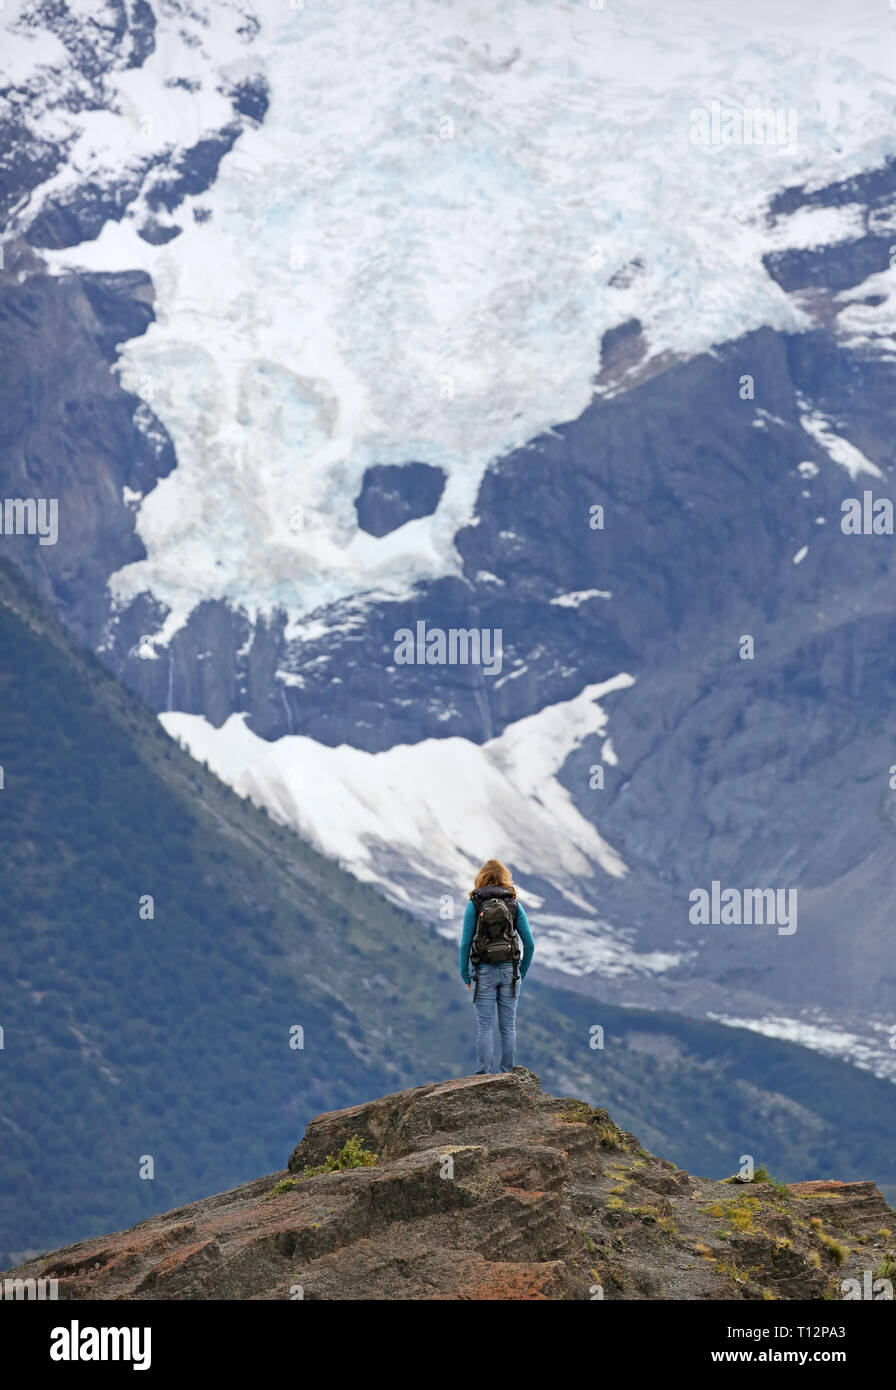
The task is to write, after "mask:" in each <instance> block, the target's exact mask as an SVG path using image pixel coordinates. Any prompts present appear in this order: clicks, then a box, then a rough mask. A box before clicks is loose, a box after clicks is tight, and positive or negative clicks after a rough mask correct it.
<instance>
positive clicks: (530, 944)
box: [460, 899, 535, 985]
mask: <svg viewBox="0 0 896 1390" xmlns="http://www.w3.org/2000/svg"><path fill="white" fill-rule="evenodd" d="M475 929H476V905H475V903H474V902H473V900H472V899H470V901H469V902H468V903H467V910H466V912H465V913H464V928H463V931H462V932H461V936H460V978H461V979H462V980H463V982H464V984H465V985H468V984H469V983H470V947H471V946H472V944H473V932H474V931H475ZM516 929H517V932H518V933H519V938H520V943H521V945H522V948H523V958H522V960H521V961H520V979H521V980H525V978H526V971H527V970H528V969H529V964H530V962H531V960H532V956H533V954H534V952H535V942H534V941H533V940H532V928H531V927H530V926H529V918H528V917H527V916H526V909H525V908H524V907H523V904H522V903H521V902H518V903H517V916H516Z"/></svg>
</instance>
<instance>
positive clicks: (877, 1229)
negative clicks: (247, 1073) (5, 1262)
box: [9, 1068, 896, 1301]
mask: <svg viewBox="0 0 896 1390" xmlns="http://www.w3.org/2000/svg"><path fill="white" fill-rule="evenodd" d="M353 1140H360V1141H361V1143H362V1145H363V1151H364V1152H365V1153H367V1154H376V1155H377V1159H376V1162H375V1163H373V1164H372V1165H370V1166H359V1167H350V1168H347V1169H345V1170H344V1171H333V1172H325V1173H321V1174H308V1173H306V1169H308V1168H315V1167H319V1166H321V1165H323V1164H325V1163H326V1160H327V1159H328V1157H332V1156H334V1155H338V1154H339V1153H340V1152H341V1151H342V1150H343V1147H344V1146H345V1145H346V1143H349V1142H350V1141H353ZM844 1252H845V1253H844ZM893 1260H896V1213H894V1212H893V1211H891V1209H890V1208H889V1207H888V1206H887V1205H886V1203H885V1202H884V1200H883V1198H882V1197H881V1195H880V1193H879V1192H878V1191H877V1189H876V1187H875V1186H874V1184H873V1183H855V1182H853V1183H840V1182H836V1181H833V1180H813V1181H807V1182H802V1183H795V1184H793V1185H792V1186H790V1187H789V1188H785V1187H783V1186H778V1185H777V1184H774V1183H772V1182H760V1183H755V1182H754V1183H748V1184H741V1183H737V1182H734V1183H732V1182H714V1181H710V1180H709V1179H703V1178H692V1177H691V1176H690V1175H689V1174H687V1173H685V1172H683V1171H681V1170H680V1169H677V1168H676V1167H675V1166H674V1164H671V1163H669V1162H667V1161H666V1160H664V1159H659V1158H655V1157H654V1156H653V1155H651V1154H648V1153H647V1152H646V1151H645V1150H644V1149H642V1148H641V1147H640V1145H639V1144H638V1141H637V1139H635V1137H634V1136H633V1135H631V1134H628V1133H626V1132H625V1131H623V1130H620V1129H619V1128H618V1127H617V1126H616V1125H614V1124H613V1121H612V1120H611V1119H610V1117H609V1116H608V1115H607V1113H606V1111H603V1110H591V1109H590V1107H588V1106H586V1105H583V1104H582V1102H580V1101H576V1100H573V1099H571V1098H563V1099H556V1098H554V1097H551V1096H545V1095H543V1094H542V1093H541V1087H540V1083H539V1080H538V1077H537V1076H535V1075H534V1074H533V1073H532V1072H529V1071H526V1070H525V1069H523V1068H517V1069H516V1070H515V1071H513V1072H511V1073H509V1074H507V1075H502V1076H474V1077H463V1078H461V1079H459V1080H456V1081H447V1082H441V1083H438V1084H433V1085H429V1086H419V1087H416V1088H415V1089H413V1090H409V1091H402V1092H399V1093H397V1094H395V1095H391V1096H384V1097H382V1098H380V1099H378V1100H374V1101H370V1102H369V1103H367V1104H365V1105H358V1106H355V1107H353V1108H351V1109H349V1110H338V1111H333V1112H331V1113H328V1114H325V1115H319V1116H318V1117H317V1118H316V1119H315V1120H312V1121H311V1123H310V1124H309V1125H308V1128H307V1130H306V1133H305V1136H304V1138H303V1139H302V1141H301V1143H300V1144H299V1145H298V1146H297V1148H296V1149H295V1150H294V1152H293V1154H292V1155H291V1157H290V1160H289V1164H288V1167H287V1169H285V1170H283V1171H282V1172H279V1173H272V1174H270V1175H268V1176H267V1177H264V1178H259V1179H258V1180H257V1181H255V1182H251V1183H246V1184H245V1185H244V1186H242V1187H238V1188H235V1189H234V1190H233V1191H232V1192H225V1193H221V1194H220V1195H219V1196H216V1197H207V1198H205V1199H204V1200H202V1201H199V1202H194V1203H192V1204H191V1205H189V1206H186V1207H181V1208H179V1209H178V1210H177V1211H171V1212H166V1213H165V1214H164V1215H161V1216H156V1217H153V1218H152V1219H151V1220H149V1221H144V1222H141V1224H140V1225H139V1226H135V1227H133V1228H132V1229H131V1230H128V1231H120V1232H118V1233H117V1234H115V1235H110V1236H102V1237H99V1238H97V1239H96V1240H88V1241H82V1242H81V1243H80V1244H78V1245H72V1246H69V1247H67V1248H66V1249H64V1250H57V1251H55V1252H54V1253H53V1254H51V1255H47V1256H44V1257H42V1258H41V1259H38V1260H33V1261H31V1262H30V1263H29V1264H27V1265H23V1266H21V1267H20V1268H19V1269H17V1270H15V1271H9V1277H13V1276H15V1277H19V1278H25V1279H27V1278H35V1279H36V1278H38V1277H40V1276H43V1277H45V1278H55V1279H57V1280H58V1281H59V1296H60V1298H63V1299H71V1298H92V1299H232V1298H238V1299H244V1298H246V1299H289V1298H298V1297H301V1298H305V1299H422V1300H428V1299H473V1300H476V1301H480V1300H486V1301H487V1300H495V1299H514V1300H517V1299H532V1300H543V1299H590V1298H595V1297H599V1298H600V1297H602V1298H606V1299H614V1298H625V1299H644V1298H648V1299H649V1298H671V1299H705V1298H722V1299H736V1298H824V1297H828V1298H830V1297H834V1298H836V1297H839V1296H840V1290H841V1281H842V1280H843V1279H845V1278H847V1277H848V1276H850V1275H853V1276H855V1275H857V1274H859V1275H860V1274H861V1273H862V1271H864V1270H866V1269H871V1270H873V1271H874V1272H875V1274H879V1273H880V1269H881V1268H882V1267H884V1266H885V1264H886V1262H887V1261H893Z"/></svg>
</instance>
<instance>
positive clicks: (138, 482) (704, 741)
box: [0, 0, 896, 1077]
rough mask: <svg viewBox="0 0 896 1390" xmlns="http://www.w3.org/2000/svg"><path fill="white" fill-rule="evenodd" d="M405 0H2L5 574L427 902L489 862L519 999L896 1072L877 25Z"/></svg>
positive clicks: (311, 824) (388, 886)
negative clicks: (863, 519) (765, 913)
mask: <svg viewBox="0 0 896 1390" xmlns="http://www.w3.org/2000/svg"><path fill="white" fill-rule="evenodd" d="M785 8H786V7H785ZM816 8H817V7H816ZM431 10H432V7H431V6H428V5H426V4H425V3H423V4H421V3H419V0H389V3H388V4H383V5H381V6H378V7H377V8H376V14H375V15H371V14H368V13H367V12H366V11H365V13H364V20H363V24H359V23H358V21H357V17H356V16H355V15H354V13H353V7H352V6H351V4H348V5H346V6H342V7H336V8H332V7H330V8H327V7H311V8H310V9H309V10H308V11H307V12H306V11H304V10H300V11H296V10H293V9H292V8H291V7H289V6H283V7H281V8H279V9H277V10H276V12H275V11H274V10H273V9H270V10H268V11H267V12H265V13H264V14H260V15H259V16H257V17H248V16H247V15H246V14H245V13H244V10H243V7H242V5H241V4H238V3H237V4H232V3H229V0H227V2H225V0H220V3H218V4H216V5H215V6H211V5H208V4H207V3H205V0H197V2H196V3H191V4H189V5H187V4H182V3H180V0H172V2H171V3H170V4H166V5H165V6H164V7H163V6H158V5H156V6H153V5H150V4H147V3H143V0H141V3H138V4H128V5H126V4H124V3H123V0H79V3H78V5H77V6H75V5H73V4H69V3H67V2H66V0H58V3H54V4H52V5H45V4H39V3H31V0H8V3H7V5H6V7H5V10H4V54H3V63H4V65H5V77H4V79H3V82H2V83H0V124H2V140H3V143H2V146H0V176H2V183H3V187H2V190H0V191H2V195H3V206H4V208H5V212H6V221H5V224H4V231H3V247H2V250H3V270H2V274H0V350H3V352H4V356H5V357H6V358H7V359H8V361H9V364H10V365H9V369H8V370H7V371H6V372H4V373H3V375H2V377H0V476H2V480H3V488H4V496H7V497H10V498H13V497H19V496H21V497H30V496H34V495H40V496H53V497H57V498H58V500H59V504H60V535H59V540H58V544H57V545H53V546H41V545H38V544H37V542H36V540H35V537H33V536H28V535H12V536H10V535H7V534H4V536H3V537H2V549H3V553H4V554H5V555H8V556H10V557H11V558H14V559H15V561H16V563H18V564H19V565H20V566H21V567H22V569H23V571H24V572H25V573H26V575H27V576H28V577H29V579H30V580H31V581H32V582H33V583H34V584H35V586H36V587H37V588H38V590H39V592H40V593H41V594H42V596H43V597H45V598H46V599H47V600H48V601H49V602H50V603H52V605H53V606H54V607H55V609H56V611H57V612H59V613H60V614H61V615H62V616H63V618H64V620H65V622H66V624H67V625H68V627H69V629H70V630H71V631H72V632H74V633H75V634H76V635H77V636H78V637H79V639H81V640H82V641H84V642H85V643H86V644H87V645H88V646H89V647H90V648H91V649H92V650H93V651H95V652H97V653H99V654H100V655H101V658H102V659H103V661H105V662H106V663H107V664H108V665H109V666H110V667H111V669H112V670H113V671H114V672H115V673H116V674H117V675H118V676H120V677H121V678H122V679H124V680H125V681H126V682H127V683H128V684H129V685H130V686H131V687H132V688H133V689H135V690H136V691H137V692H138V693H139V694H140V695H141V696H142V698H143V699H144V700H145V701H146V703H147V704H148V705H150V706H151V707H152V708H153V709H154V710H156V711H157V712H159V713H160V714H162V715H163V716H164V718H165V721H166V725H167V727H168V728H169V730H171V731H174V732H175V733H176V734H177V735H178V736H179V737H181V738H183V739H184V740H185V741H186V742H187V743H188V744H189V746H190V747H195V748H196V749H197V751H198V755H199V756H200V757H201V758H202V759H204V760H208V761H209V763H210V765H211V766H212V767H214V768H215V770H217V771H219V773H220V775H221V776H223V777H226V778H227V780H229V781H231V782H232V783H233V784H234V785H237V786H238V787H240V788H241V789H242V788H251V791H252V795H253V796H254V797H255V799H256V800H259V801H263V802H264V803H265V804H266V805H267V806H268V809H269V810H270V811H271V812H272V813H275V814H276V815H277V816H278V817H279V818H281V819H283V820H284V821H286V822H287V823H288V824H289V825H291V826H293V827H295V828H298V829H299V830H300V832H301V833H302V834H303V835H304V836H305V837H306V838H309V839H311V840H312V841H313V843H315V844H316V846H317V847H318V848H319V849H320V850H322V851H323V852H324V853H325V854H327V855H328V856H330V857H331V858H337V859H339V860H340V862H344V863H345V864H346V865H347V867H350V868H351V869H352V870H353V871H354V872H356V873H357V874H358V875H359V876H363V877H364V878H365V879H367V880H368V881H370V882H373V883H375V884H376V885H377V886H378V887H379V888H380V889H381V890H382V891H383V892H385V893H387V894H389V895H390V896H392V897H393V899H394V900H395V901H396V902H398V903H399V904H400V905H403V906H406V907H409V909H410V910H412V911H413V912H414V913H415V914H416V916H417V918H418V920H420V921H421V922H427V923H428V922H429V921H431V920H433V918H434V917H435V915H436V912H437V910H438V905H439V903H440V900H441V899H442V898H443V896H445V895H446V894H450V893H453V892H454V884H455V883H456V881H457V880H458V879H461V878H463V879H466V878H467V877H468V875H469V873H470V871H471V869H472V868H473V867H474V863H475V861H476V859H477V856H480V857H481V855H482V853H484V852H485V851H484V849H483V841H488V852H493V853H497V854H499V855H502V856H504V857H506V858H507V859H508V860H510V861H511V863H512V866H513V869H514V871H515V873H516V876H517V879H518V881H519V882H520V884H521V885H522V887H523V889H524V890H525V891H526V892H527V893H528V894H529V901H530V902H531V903H532V905H533V906H534V907H535V908H536V909H537V911H538V913H539V915H540V919H541V923H542V928H543V935H542V951H541V952H540V955H539V960H538V963H537V965H536V967H535V968H536V970H537V971H538V972H543V971H544V970H545V969H546V968H548V969H550V970H551V971H552V972H554V973H553V978H554V979H560V980H561V981H563V977H564V976H565V977H566V980H565V981H563V982H564V983H570V984H572V986H573V987H574V988H575V989H577V990H581V991H583V992H585V993H591V994H599V995H600V996H601V997H604V998H606V997H607V996H608V994H612V997H613V999H614V1001H615V1002H618V1003H627V1004H631V1003H641V1004H644V1005H645V1006H648V1007H654V1008H655V1007H658V1006H662V1007H667V1008H672V1009H677V1010H679V1011H681V1012H682V1013H684V1014H685V1015H686V1016H687V1015H695V1014H700V1015H702V1016H704V1017H707V1016H715V1017H724V1018H729V1019H737V1020H742V1021H744V1022H746V1023H748V1024H750V1026H752V1027H755V1028H758V1029H760V1030H763V1031H766V1032H770V1033H780V1034H782V1035H785V1036H796V1037H799V1038H801V1039H803V1040H804V1041H805V1042H806V1043H807V1044H808V1045H811V1046H813V1047H817V1048H819V1049H821V1050H823V1051H828V1052H832V1053H836V1054H838V1055H841V1056H843V1057H845V1058H847V1059H849V1060H851V1061H853V1062H854V1063H856V1064H858V1065H860V1066H868V1067H871V1068H872V1069H873V1070H874V1071H875V1072H876V1073H877V1074H878V1075H882V1076H891V1077H892V1076H893V1075H894V1074H896V1071H894V1069H896V1061H894V1058H896V1053H894V1051H893V1049H892V1048H891V1047H890V1046H889V1040H890V1029H891V1027H892V1020H893V1017H894V1016H896V1012H894V1011H896V977H894V973H893V969H892V949H891V940H892V929H891V927H890V920H889V904H890V903H891V901H892V898H893V894H894V892H896V869H894V864H896V857H894V854H893V823H894V822H893V815H894V813H893V809H892V805H893V802H892V789H891V787H890V786H889V769H890V766H891V765H892V751H891V749H892V742H893V734H894V727H893V718H892V713H891V710H892V703H893V702H892V693H893V671H892V663H891V662H890V661H889V658H888V656H887V652H888V650H889V649H890V646H891V645H892V644H891V643H890V640H889V639H890V637H891V636H893V633H892V631H891V628H892V612H891V610H892V602H891V592H892V585H893V580H894V569H896V565H894V558H893V555H894V552H893V543H892V537H888V536H886V535H868V536H857V535H844V534H843V532H842V531H841V529H840V523H841V519H842V513H841V507H842V505H843V503H844V502H846V501H847V500H848V499H850V498H854V497H859V496H860V495H861V494H862V492H863V491H864V490H865V489H866V488H868V489H875V490H877V492H878V493H879V494H881V495H883V496H886V495H887V493H888V492H889V491H891V490H892V482H893V467H894V457H893V445H892V440H893V436H894V428H896V415H894V406H893V402H894V400H896V392H894V384H896V383H894V370H896V368H894V363H896V355H894V343H896V338H894V324H896V316H894V303H896V300H894V286H896V268H894V266H893V265H892V264H891V259H892V253H891V247H892V246H893V244H894V238H896V212H894V207H896V203H894V196H896V162H894V148H896V147H894V136H893V125H892V108H893V96H894V82H893V76H892V72H893V64H892V56H893V53H894V44H896V21H894V18H893V14H892V13H889V14H887V13H882V12H881V7H880V5H879V4H878V3H876V0H859V3H857V4H855V5H852V6H850V8H849V12H848V14H847V13H845V12H843V13H840V12H839V11H838V10H837V7H833V8H832V9H831V12H830V13H829V14H826V15H824V16H820V15H819V14H818V13H816V12H815V10H814V9H813V10H812V12H811V14H810V13H809V11H808V10H807V11H806V14H805V15H804V16H802V20H801V19H800V16H799V14H798V13H797V12H794V13H789V12H787V13H785V12H784V9H782V7H780V6H773V5H766V6H764V7H763V8H762V12H761V13H760V12H758V11H757V7H756V6H752V7H751V8H750V10H749V12H747V11H742V10H741V8H739V7H736V6H734V5H733V4H732V5H728V6H716V7H714V10H713V14H712V16H711V17H709V18H708V17H707V15H706V13H705V6H702V5H700V4H698V3H695V4H693V5H691V4H681V5H677V6H676V7H675V9H674V11H673V10H671V9H670V10H668V12H666V11H661V10H658V9H657V7H656V6H655V5H646V4H641V3H639V0H638V2H636V0H632V3H631V4H629V5H628V6H627V7H626V10H625V12H624V13H623V12H621V11H620V12H619V13H615V12H613V7H612V6H611V7H609V8H608V9H607V10H606V11H598V10H595V9H594V8H590V7H588V6H584V5H574V6H566V7H562V6H561V7H558V6H555V5H551V4H548V3H545V4H539V3H533V4H529V5H526V6H524V7H521V8H520V7H510V8H508V9H507V10H503V9H501V8H500V7H499V8H497V9H495V10H493V11H492V12H489V14H487V15H486V14H484V13H483V12H482V9H481V7H478V6H475V5H468V4H467V3H466V0H457V3H453V4H452V5H450V6H447V7H444V8H441V9H440V10H439V14H438V17H437V18H436V19H434V18H433V16H432V13H431ZM359 34H363V41H362V40H360V39H359ZM598 35H599V38H598V37H597V36H598ZM297 85H298V86H300V87H301V89H302V91H303V93H304V98H303V100H302V101H301V102H297V101H295V98H294V93H295V90H296V88H297ZM757 93H761V101H762V104H763V106H764V107H767V106H771V108H772V109H773V112H778V113H780V112H784V113H785V114H788V115H790V116H793V117H794V121H793V122H792V126H793V128H792V135H793V137H794V138H793V140H792V141H790V140H788V141H787V142H785V143H784V145H781V144H778V143H776V142H774V141H773V142H772V143H771V144H769V143H764V142H762V141H759V142H755V141H749V140H745V139H738V138H735V137H736V134H737V132H736V130H735V134H734V136H732V138H730V139H729V138H728V136H727V135H726V136H724V137H722V136H720V137H719V139H718V141H716V142H715V143H712V142H710V143H708V144H704V143H701V141H699V140H694V139H693V138H692V137H693V135H694V116H695V113H696V115H697V116H698V117H699V116H700V114H701V113H702V114H703V115H706V114H707V113H708V111H709V109H710V106H711V105H713V103H715V104H719V99H720V97H721V96H722V95H723V96H724V101H722V102H721V105H722V106H723V107H726V108H727V107H728V106H729V104H730V107H731V110H730V112H728V114H729V115H733V116H734V117H737V118H738V120H739V119H740V118H741V116H742V115H743V114H744V113H749V112H750V111H751V110H752V109H753V107H754V104H755V102H756V101H757V99H758V98H757ZM359 109H363V110H364V111H365V113H366V118H365V120H364V121H363V122H359V121H358V119H357V112H358V110H359ZM797 116H798V118H799V119H798V122H796V119H795V118H796V117H797ZM797 124H798V132H797V128H796V127H797ZM735 125H737V121H735ZM209 267H214V273H210V272H209ZM377 498H379V500H378V501H377V500H376V499H377ZM371 499H372V504H373V508H374V512H376V517H375V518H374V521H373V523H372V530H371V529H368V528H367V527H366V526H364V525H362V522H363V520H364V516H365V513H366V509H367V505H368V504H369V503H370V501H371ZM359 506H360V511H359ZM595 506H601V507H603V509H604V513H605V525H604V526H603V528H601V529H594V530H592V529H591V527H590V525H589V517H590V516H591V513H592V508H594V507H595ZM421 621H423V622H427V623H429V624H430V625H437V626H440V627H444V628H447V629H450V628H452V627H458V628H463V629H474V630H477V631H479V630H485V631H488V632H494V631H496V630H500V631H501V634H502V644H503V666H502V669H501V671H500V673H499V674H497V675H496V677H495V678H490V677H488V676H485V675H483V673H482V670H481V668H475V667H471V666H464V665H458V666H437V667H432V666H428V665H413V666H406V665H399V664H397V663H396V660H395V641H396V638H395V634H396V632H397V630H398V629H400V628H404V627H410V628H412V629H413V628H415V626H416V624H417V623H418V622H421ZM744 634H748V635H750V636H752V637H753V639H754V641H755V644H756V650H755V659H754V660H753V662H752V663H750V664H748V663H747V662H741V661H740V660H739V657H738V644H739V642H740V639H741V637H742V636H743V635H744ZM623 676H624V677H627V678H628V679H627V683H626V684H625V687H624V689H623V688H622V687H621V686H619V687H617V688H616V689H615V690H612V691H608V692H607V697H606V699H605V702H604V703H603V704H602V705H601V707H600V708H599V709H598V708H596V707H594V705H593V701H591V708H590V709H589V708H587V706H588V704H589V692H591V691H593V689H594V688H596V687H606V683H607V682H610V681H618V680H620V678H622V677H623ZM200 721H201V722H200ZM288 740H304V742H303V743H301V744H295V743H292V742H288ZM455 740H456V741H458V742H449V741H455ZM436 744H441V745H442V747H441V749H440V750H439V751H438V752H437V751H436V748H435V746H434V745H436ZM261 745H268V746H264V747H263V746H261ZM461 745H462V746H461ZM362 755H367V756H366V757H362ZM598 764H600V765H601V767H602V770H603V773H604V786H603V788H602V789H601V790H599V791H598V790H597V789H596V788H595V786H594V784H593V776H594V772H593V770H594V769H595V767H596V766H597V765H598ZM433 767H437V769H438V771H437V776H438V779H439V784H440V796H439V798H438V799H439V802H440V805H439V816H438V817H436V816H435V815H434V813H433V809H432V805H431V802H432V800H433V799H434V798H428V797H421V796H420V794H419V789H420V788H426V787H427V786H428V778H429V776H430V775H431V769H432V768H433ZM482 772H484V773H485V774H486V775H488V776H489V778H490V795H489V797H488V805H486V806H484V807H483V810H482V815H481V817H478V818H477V817H472V816H470V814H469V805H470V796H471V795H475V787H476V785H477V782H478V780H479V776H480V773H482ZM303 779H304V780H303ZM502 779H503V783H504V784H505V785H504V788H503V790H504V801H503V804H502V805H501V806H500V808H499V811H500V813H497V812H495V811H494V809H493V804H494V801H495V797H494V796H493V795H492V794H491V792H492V790H493V789H494V787H495V785H496V784H497V783H501V781H502ZM385 783H388V785H389V787H390V789H391V792H390V795H389V796H388V797H384V796H381V795H379V794H378V792H377V789H378V788H380V787H382V786H383V785H384V784H385ZM321 784H323V785H325V786H326V787H327V797H326V804H324V805H322V798H321V796H320V795H319V794H318V791H319V787H320V785H321ZM334 806H335V807H338V810H337V811H336V812H335V813H334V810H333V807H334ZM552 823H553V824H552ZM437 831H440V832H441V833H440V834H437V833H436V832H437ZM421 846H425V847H426V852H425V853H423V852H422V851H421ZM608 866H610V867H609V868H608ZM621 867H624V869H625V870H627V872H625V873H623V872H615V871H616V870H619V869H620V868H621ZM714 880H716V881H719V882H721V883H722V884H724V885H726V886H732V887H736V888H737V889H741V888H744V889H747V888H766V887H768V888H772V887H774V888H780V889H781V890H782V891H789V890H791V889H793V890H796V891H798V893H799V901H800V905H801V906H800V922H799V930H798V931H797V933H796V934H795V936H793V937H792V938H781V937H778V936H777V935H776V934H775V933H773V932H772V933H769V932H765V933H763V932H756V931H749V932H747V931H734V932H733V931H730V930H721V931H720V930H717V929H714V930H711V931H699V930H695V928H694V926H693V924H692V923H691V922H690V921H689V918H688V906H689V903H688V895H689V893H690V891H691V890H692V889H693V888H695V887H701V886H702V887H706V886H707V885H708V883H709V882H711V881H714ZM845 924H848V925H845ZM445 930H446V934H448V933H453V931H454V927H453V925H452V924H451V922H450V921H448V922H447V923H446V927H445Z"/></svg>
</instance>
